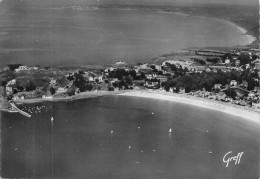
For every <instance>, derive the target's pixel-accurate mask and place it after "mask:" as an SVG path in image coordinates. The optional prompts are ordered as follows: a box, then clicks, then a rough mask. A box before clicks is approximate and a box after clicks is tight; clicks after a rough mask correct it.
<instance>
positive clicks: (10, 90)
mask: <svg viewBox="0 0 260 179" xmlns="http://www.w3.org/2000/svg"><path fill="white" fill-rule="evenodd" d="M15 84H16V79H12V80H10V81H9V82H8V83H7V84H6V87H5V91H6V94H7V95H10V94H12V93H13V90H14V88H13V86H14V85H15Z"/></svg>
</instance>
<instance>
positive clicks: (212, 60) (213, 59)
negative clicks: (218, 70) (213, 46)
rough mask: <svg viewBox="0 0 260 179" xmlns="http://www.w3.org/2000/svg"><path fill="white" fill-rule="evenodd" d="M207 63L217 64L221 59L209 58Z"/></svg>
mask: <svg viewBox="0 0 260 179" xmlns="http://www.w3.org/2000/svg"><path fill="white" fill-rule="evenodd" d="M206 61H207V62H211V63H215V64H216V63H219V62H220V59H219V58H207V59H206Z"/></svg>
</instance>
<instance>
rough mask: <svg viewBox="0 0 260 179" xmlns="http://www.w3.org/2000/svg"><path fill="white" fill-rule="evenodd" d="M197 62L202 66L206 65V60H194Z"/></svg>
mask: <svg viewBox="0 0 260 179" xmlns="http://www.w3.org/2000/svg"><path fill="white" fill-rule="evenodd" d="M193 60H194V61H195V62H198V63H199V64H200V65H206V62H205V61H204V60H201V59H198V58H194V59H193Z"/></svg>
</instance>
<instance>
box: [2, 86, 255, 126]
mask: <svg viewBox="0 0 260 179" xmlns="http://www.w3.org/2000/svg"><path fill="white" fill-rule="evenodd" d="M109 95H120V96H129V97H140V98H150V99H157V100H166V101H170V102H177V103H183V104H188V105H194V106H197V107H202V108H207V109H211V110H216V111H220V112H223V113H227V114H230V115H233V116H238V117H241V118H244V119H247V120H248V121H249V122H253V123H255V124H257V125H260V110H259V109H254V108H249V107H245V106H238V105H235V104H231V103H225V102H221V101H216V100H213V99H208V98H202V97H195V96H191V95H188V94H177V93H171V92H166V91H163V90H147V89H145V90H124V91H98V92H84V93H79V94H77V95H75V96H68V97H59V98H58V97H57V98H49V99H46V98H37V99H25V100H24V99H23V100H13V102H15V103H16V104H18V105H19V104H34V103H43V102H64V101H65V102H68V101H75V100H80V99H88V98H95V97H101V96H109ZM3 111H7V110H3Z"/></svg>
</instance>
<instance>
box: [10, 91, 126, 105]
mask: <svg viewBox="0 0 260 179" xmlns="http://www.w3.org/2000/svg"><path fill="white" fill-rule="evenodd" d="M123 92H124V91H98V92H95V91H91V92H82V93H78V94H76V95H74V96H67V97H54V98H35V99H17V100H12V101H13V102H15V103H17V104H33V103H42V102H62V101H65V102H67V101H74V100H79V99H87V98H95V97H100V96H106V95H116V94H120V93H123Z"/></svg>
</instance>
